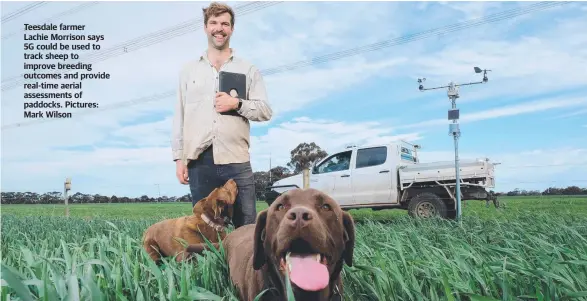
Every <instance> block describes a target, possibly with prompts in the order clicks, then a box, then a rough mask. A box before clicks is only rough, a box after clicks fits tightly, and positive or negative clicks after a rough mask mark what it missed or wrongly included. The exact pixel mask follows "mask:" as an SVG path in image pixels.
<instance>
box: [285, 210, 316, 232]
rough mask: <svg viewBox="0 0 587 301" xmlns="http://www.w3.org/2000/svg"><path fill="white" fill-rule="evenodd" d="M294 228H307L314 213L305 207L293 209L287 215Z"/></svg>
mask: <svg viewBox="0 0 587 301" xmlns="http://www.w3.org/2000/svg"><path fill="white" fill-rule="evenodd" d="M287 218H288V219H289V220H290V221H291V225H292V226H298V227H305V226H307V225H308V224H309V223H310V222H311V221H312V218H313V216H312V212H310V210H308V209H307V208H304V207H297V208H292V209H290V210H289V212H288V214H287Z"/></svg>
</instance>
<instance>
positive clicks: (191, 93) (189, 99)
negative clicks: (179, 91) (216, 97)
mask: <svg viewBox="0 0 587 301" xmlns="http://www.w3.org/2000/svg"><path fill="white" fill-rule="evenodd" d="M185 89H186V100H185V102H186V104H199V103H202V102H205V101H209V100H210V98H211V97H212V94H211V93H212V91H213V90H214V83H213V82H211V81H210V79H209V78H208V77H207V76H205V75H203V74H199V75H197V74H193V75H192V76H190V78H189V80H188V81H187V82H186V87H185Z"/></svg>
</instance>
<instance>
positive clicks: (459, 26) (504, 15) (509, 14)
mask: <svg viewBox="0 0 587 301" xmlns="http://www.w3.org/2000/svg"><path fill="white" fill-rule="evenodd" d="M567 3H569V2H546V3H544V2H541V3H537V4H532V5H528V6H525V7H523V8H515V9H511V10H507V11H503V12H501V13H496V14H493V15H489V16H486V17H482V18H479V19H480V20H477V19H474V20H471V21H466V22H460V23H456V24H452V25H447V26H443V27H439V28H434V29H429V30H426V31H423V32H419V33H414V34H409V35H405V36H402V37H399V38H396V39H391V40H385V41H381V42H376V43H373V44H369V45H365V46H361V47H355V48H351V49H347V50H343V51H339V52H335V53H331V54H327V55H323V56H318V57H315V58H313V59H309V60H305V61H299V62H295V63H293V64H288V65H282V66H279V67H275V68H269V69H264V70H261V73H262V74H263V75H264V76H270V75H275V74H278V73H283V72H286V71H291V70H293V69H298V68H302V67H305V66H309V65H314V64H320V63H325V62H327V61H332V60H338V59H341V58H345V57H349V56H353V55H357V54H361V53H364V52H370V51H375V50H379V49H382V48H387V47H393V46H397V45H401V44H407V43H409V42H413V41H416V40H421V39H425V38H429V37H432V36H435V35H437V34H439V33H447V32H454V31H458V30H464V29H468V28H472V27H476V26H480V25H484V24H488V23H493V22H497V21H502V20H506V19H511V18H514V17H517V16H521V15H524V14H528V13H531V12H535V11H539V10H544V9H547V8H550V7H553V6H557V5H564V4H567ZM175 93H177V91H176V90H175V89H173V90H168V91H165V92H161V93H157V94H153V95H150V96H145V97H141V98H136V99H133V100H129V101H125V102H119V103H114V104H111V105H109V106H107V107H106V108H100V109H87V110H85V111H82V112H85V113H88V114H89V112H91V113H92V114H93V113H97V112H99V111H103V110H108V109H111V108H120V107H121V106H130V105H135V104H139V103H143V102H151V101H156V100H160V99H165V98H167V97H171V96H173V95H175ZM76 114H77V115H80V114H82V113H76ZM55 120H60V119H35V120H30V121H28V122H21V123H13V124H8V125H5V126H2V130H5V129H10V128H18V127H23V126H27V125H31V124H35V123H42V122H47V121H55ZM61 120H62V119H61Z"/></svg>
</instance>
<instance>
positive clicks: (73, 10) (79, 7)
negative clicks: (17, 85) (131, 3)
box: [2, 1, 99, 82]
mask: <svg viewBox="0 0 587 301" xmlns="http://www.w3.org/2000/svg"><path fill="white" fill-rule="evenodd" d="M98 3H99V2H98V1H92V2H85V3H82V4H80V5H77V6H75V7H73V8H70V9H68V10H66V11H64V12H61V13H59V14H56V15H53V16H51V17H49V18H47V19H45V20H43V21H42V22H41V23H48V22H51V21H54V20H55V19H57V18H63V17H65V16H67V15H71V14H74V13H77V12H79V11H81V10H83V9H86V8H88V7H90V6H94V5H96V4H98ZM21 32H23V29H21V30H19V31H18V32H16V31H15V32H12V33H9V34H5V35H3V36H2V40H5V39H8V38H9V37H11V36H14V35H16V34H18V33H21ZM8 80H10V79H8ZM2 82H4V81H2Z"/></svg>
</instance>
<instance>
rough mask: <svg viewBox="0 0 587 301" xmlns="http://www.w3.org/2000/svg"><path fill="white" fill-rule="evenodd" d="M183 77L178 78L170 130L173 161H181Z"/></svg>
mask: <svg viewBox="0 0 587 301" xmlns="http://www.w3.org/2000/svg"><path fill="white" fill-rule="evenodd" d="M182 86H183V77H182V76H181V73H180V76H179V84H178V87H177V100H176V102H175V113H174V115H173V125H172V129H171V150H172V152H173V161H176V160H182V159H183V113H184V108H183V104H184V101H183V100H184V93H183V89H182Z"/></svg>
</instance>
